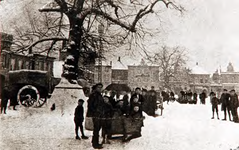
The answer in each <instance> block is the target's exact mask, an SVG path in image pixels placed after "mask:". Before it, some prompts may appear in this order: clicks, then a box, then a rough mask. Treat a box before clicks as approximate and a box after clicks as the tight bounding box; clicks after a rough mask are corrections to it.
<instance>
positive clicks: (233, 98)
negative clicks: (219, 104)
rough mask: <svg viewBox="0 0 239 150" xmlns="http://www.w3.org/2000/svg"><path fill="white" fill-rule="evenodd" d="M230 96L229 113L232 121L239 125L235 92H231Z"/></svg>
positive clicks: (238, 103) (238, 104)
mask: <svg viewBox="0 0 239 150" xmlns="http://www.w3.org/2000/svg"><path fill="white" fill-rule="evenodd" d="M230 95H231V96H230V104H231V112H232V117H233V121H234V122H235V123H239V120H238V113H237V108H238V106H239V102H238V96H237V94H236V93H235V90H231V91H230Z"/></svg>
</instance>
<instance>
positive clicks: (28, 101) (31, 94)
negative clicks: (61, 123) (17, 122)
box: [17, 85, 46, 107]
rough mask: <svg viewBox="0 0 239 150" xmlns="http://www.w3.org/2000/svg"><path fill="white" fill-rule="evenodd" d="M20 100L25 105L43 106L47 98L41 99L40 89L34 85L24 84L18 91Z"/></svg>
mask: <svg viewBox="0 0 239 150" xmlns="http://www.w3.org/2000/svg"><path fill="white" fill-rule="evenodd" d="M17 100H18V102H19V103H20V104H21V105H23V106H25V107H41V106H42V105H43V104H44V103H45V102H46V99H41V98H40V94H39V91H38V90H37V88H36V87H34V86H32V85H26V86H23V87H22V88H21V89H20V90H19V91H18V93H17Z"/></svg>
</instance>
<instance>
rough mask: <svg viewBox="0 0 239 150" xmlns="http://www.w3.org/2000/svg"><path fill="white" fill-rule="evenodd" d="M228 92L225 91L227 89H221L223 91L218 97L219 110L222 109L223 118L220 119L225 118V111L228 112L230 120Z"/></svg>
mask: <svg viewBox="0 0 239 150" xmlns="http://www.w3.org/2000/svg"><path fill="white" fill-rule="evenodd" d="M229 99H230V94H229V93H228V92H227V89H224V90H223V93H222V95H221V98H220V102H221V110H222V111H224V119H222V120H224V121H225V120H227V113H228V117H229V120H230V121H231V113H230V101H229Z"/></svg>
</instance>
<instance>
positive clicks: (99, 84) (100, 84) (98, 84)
mask: <svg viewBox="0 0 239 150" xmlns="http://www.w3.org/2000/svg"><path fill="white" fill-rule="evenodd" d="M97 86H102V87H103V84H102V83H97V84H96V85H95V87H97Z"/></svg>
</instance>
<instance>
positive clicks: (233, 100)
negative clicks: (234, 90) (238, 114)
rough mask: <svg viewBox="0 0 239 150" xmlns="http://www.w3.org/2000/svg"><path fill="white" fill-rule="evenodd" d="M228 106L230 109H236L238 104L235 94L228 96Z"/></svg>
mask: <svg viewBox="0 0 239 150" xmlns="http://www.w3.org/2000/svg"><path fill="white" fill-rule="evenodd" d="M230 106H231V108H232V109H233V108H234V109H236V108H237V107H238V106H239V102H238V96H237V94H235V95H231V96H230Z"/></svg>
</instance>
